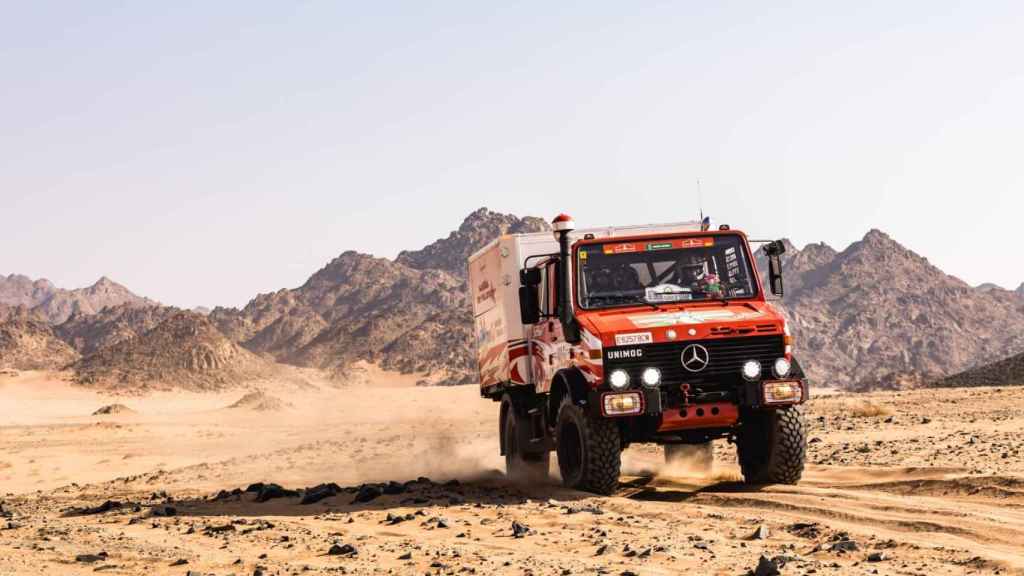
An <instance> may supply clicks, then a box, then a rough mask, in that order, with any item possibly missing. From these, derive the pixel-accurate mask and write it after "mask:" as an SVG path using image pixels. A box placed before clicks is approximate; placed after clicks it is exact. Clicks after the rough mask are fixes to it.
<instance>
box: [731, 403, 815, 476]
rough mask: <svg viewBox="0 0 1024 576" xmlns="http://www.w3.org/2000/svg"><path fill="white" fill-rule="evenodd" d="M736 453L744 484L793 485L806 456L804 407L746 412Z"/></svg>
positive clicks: (802, 467) (801, 470) (800, 474)
mask: <svg viewBox="0 0 1024 576" xmlns="http://www.w3.org/2000/svg"><path fill="white" fill-rule="evenodd" d="M736 452H737V456H738V458H739V461H740V469H741V470H742V472H743V479H744V481H745V482H746V483H747V484H796V483H797V482H799V481H800V476H802V475H803V472H804V460H805V458H806V455H807V426H806V424H805V423H804V413H803V410H802V409H800V408H799V407H797V406H792V407H789V408H778V409H776V410H769V411H765V412H751V413H749V414H745V415H744V416H743V421H742V425H741V428H740V431H739V434H738V435H737V439H736Z"/></svg>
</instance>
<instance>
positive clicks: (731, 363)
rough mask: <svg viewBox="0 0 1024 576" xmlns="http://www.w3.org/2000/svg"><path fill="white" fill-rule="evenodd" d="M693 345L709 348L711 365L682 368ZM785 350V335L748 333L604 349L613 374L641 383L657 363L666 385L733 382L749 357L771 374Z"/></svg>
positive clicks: (606, 366) (606, 368)
mask: <svg viewBox="0 0 1024 576" xmlns="http://www.w3.org/2000/svg"><path fill="white" fill-rule="evenodd" d="M690 344H700V345H702V346H704V347H705V348H707V350H708V357H709V361H708V366H707V367H706V368H705V369H704V370H701V371H700V372H690V371H688V370H686V369H685V368H683V363H682V360H681V355H682V352H683V349H684V348H686V347H687V346H689V345H690ZM638 349H639V350H640V356H639V357H628V358H609V354H611V355H613V356H614V355H616V353H619V354H621V351H624V350H630V351H632V350H638ZM784 353H785V343H784V342H783V339H782V336H748V337H741V338H715V339H711V340H689V341H684V342H666V343H661V344H642V345H639V346H617V347H614V348H606V349H605V350H604V371H605V374H609V373H611V371H612V370H615V369H616V368H623V369H625V370H626V371H627V372H629V377H630V382H633V383H637V384H638V383H639V382H640V374H641V373H642V372H643V371H644V369H645V368H648V367H651V366H654V367H655V368H657V369H659V370H661V377H662V382H663V383H664V384H670V385H671V384H681V383H683V382H686V383H689V384H707V385H712V386H710V387H714V386H713V385H715V384H721V385H732V384H736V383H738V382H740V381H742V376H741V374H740V368H741V367H742V366H743V363H744V362H746V361H747V360H757V361H759V362H761V374H762V375H763V377H770V375H771V369H772V364H773V363H774V361H775V359H776V358H778V357H780V356H782V355H783V354H784Z"/></svg>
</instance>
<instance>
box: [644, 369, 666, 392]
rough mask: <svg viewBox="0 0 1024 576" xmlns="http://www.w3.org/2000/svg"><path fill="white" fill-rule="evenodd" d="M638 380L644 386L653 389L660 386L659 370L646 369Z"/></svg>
mask: <svg viewBox="0 0 1024 576" xmlns="http://www.w3.org/2000/svg"><path fill="white" fill-rule="evenodd" d="M640 379H641V380H643V381H644V386H650V387H651V388H653V387H655V386H657V385H658V384H661V370H658V369H657V368H654V367H651V368H648V369H646V370H644V373H643V374H641V375H640Z"/></svg>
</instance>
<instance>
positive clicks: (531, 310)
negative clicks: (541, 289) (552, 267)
mask: <svg viewBox="0 0 1024 576" xmlns="http://www.w3.org/2000/svg"><path fill="white" fill-rule="evenodd" d="M524 272H525V270H524ZM538 275H539V274H538ZM519 317H520V319H522V322H523V324H526V325H530V324H536V323H537V322H540V303H539V302H538V301H537V285H536V284H535V285H533V286H529V285H525V286H520V287H519Z"/></svg>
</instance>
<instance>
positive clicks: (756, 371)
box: [743, 360, 761, 380]
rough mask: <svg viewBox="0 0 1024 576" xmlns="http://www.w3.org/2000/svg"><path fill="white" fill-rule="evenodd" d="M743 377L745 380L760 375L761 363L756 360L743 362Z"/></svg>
mask: <svg viewBox="0 0 1024 576" xmlns="http://www.w3.org/2000/svg"><path fill="white" fill-rule="evenodd" d="M743 377H744V378H746V379H747V380H757V379H758V378H760V377H761V363H760V362H758V361H757V360H747V361H746V362H744V363H743Z"/></svg>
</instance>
